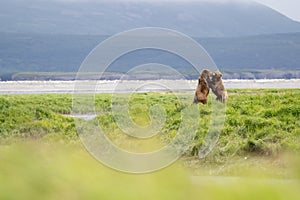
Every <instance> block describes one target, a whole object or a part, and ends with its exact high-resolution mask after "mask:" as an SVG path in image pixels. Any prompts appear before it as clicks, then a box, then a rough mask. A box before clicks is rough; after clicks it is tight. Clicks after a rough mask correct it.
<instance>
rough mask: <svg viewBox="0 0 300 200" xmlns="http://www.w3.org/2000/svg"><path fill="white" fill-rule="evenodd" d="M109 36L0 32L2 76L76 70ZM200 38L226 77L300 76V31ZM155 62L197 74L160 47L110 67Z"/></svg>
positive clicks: (115, 69) (123, 69) (123, 68)
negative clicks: (160, 49)
mask: <svg viewBox="0 0 300 200" xmlns="http://www.w3.org/2000/svg"><path fill="white" fill-rule="evenodd" d="M107 37H108V36H90V35H56V34H54V35H51V34H12V33H0V46H1V47H2V48H0V66H1V67H0V77H1V78H2V79H3V80H6V79H11V76H12V74H14V73H17V72H77V71H78V68H79V66H80V64H81V62H82V61H83V60H84V58H85V57H86V56H87V55H88V53H89V52H90V51H91V50H92V49H93V48H94V47H95V46H96V45H97V44H98V43H99V42H101V41H103V40H104V39H105V38H107ZM195 39H196V40H197V41H198V42H199V43H200V44H201V45H203V47H204V48H205V49H206V50H207V51H208V53H209V54H210V55H211V57H212V58H213V59H214V60H215V62H216V64H217V65H218V67H219V68H220V70H222V71H223V72H227V78H265V77H267V78H299V77H300V72H299V69H300V57H299V52H300V33H290V34H273V35H260V36H245V37H230V38H195ZM153 62H156V63H161V64H166V65H170V66H173V67H174V68H176V69H178V70H179V71H180V72H181V73H183V74H185V75H187V76H188V77H190V78H195V77H197V76H198V74H197V73H196V72H195V71H193V70H192V67H191V65H190V64H188V63H187V62H186V61H184V60H183V59H181V58H179V57H178V56H175V55H173V54H170V53H169V54H168V53H166V52H161V51H155V50H143V51H137V52H132V53H130V54H127V55H126V56H122V57H120V58H119V59H117V60H116V62H114V63H113V64H112V65H111V66H110V68H109V71H110V72H114V73H124V72H127V71H128V70H129V69H131V68H132V67H134V66H137V65H140V64H145V63H153ZM282 71H284V73H282ZM249 72H251V73H250V74H249ZM241 74H242V75H241ZM266 74H268V76H266ZM29 77H30V76H29ZM64 77H65V76H64ZM71 77H73V78H74V76H73V75H71ZM66 78H67V79H68V77H66ZM69 78H70V77H69ZM52 79H53V77H52Z"/></svg>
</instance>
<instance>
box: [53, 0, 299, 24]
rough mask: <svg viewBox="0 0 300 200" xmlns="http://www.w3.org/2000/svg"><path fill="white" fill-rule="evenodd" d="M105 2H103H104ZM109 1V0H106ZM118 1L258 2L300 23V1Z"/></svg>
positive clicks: (69, 0) (87, 0)
mask: <svg viewBox="0 0 300 200" xmlns="http://www.w3.org/2000/svg"><path fill="white" fill-rule="evenodd" d="M55 1H64V2H66V1H67V2H76V1H83V2H84V1H86V2H89V1H101V0H55ZM102 1H103V0H102ZM106 1H109V0H106ZM117 1H150V2H151V1H170V2H171V1H183V2H187V1H217V2H224V1H241V2H247V1H256V2H259V3H262V4H264V5H266V6H268V7H271V8H273V9H274V10H277V11H279V12H281V13H282V14H284V15H286V16H288V17H289V18H292V19H294V20H297V21H300V0H117Z"/></svg>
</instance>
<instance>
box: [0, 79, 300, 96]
mask: <svg viewBox="0 0 300 200" xmlns="http://www.w3.org/2000/svg"><path fill="white" fill-rule="evenodd" d="M95 83H97V84H95ZM75 85H76V88H77V91H78V90H79V92H80V93H116V92H117V93H130V92H167V91H174V92H192V91H194V90H195V88H196V86H197V80H193V81H190V80H189V81H186V80H151V81H122V82H121V81H97V82H95V81H8V82H0V94H48V93H49V94H72V93H73V92H74V88H75ZM81 85H84V87H80V86H81ZM224 85H225V87H226V88H227V89H233V88H240V89H245V88H300V79H292V80H281V79H274V80H272V79H262V80H224Z"/></svg>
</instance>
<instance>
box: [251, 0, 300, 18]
mask: <svg viewBox="0 0 300 200" xmlns="http://www.w3.org/2000/svg"><path fill="white" fill-rule="evenodd" d="M255 1H256V2H259V3H261V4H264V5H266V6H268V7H271V8H273V9H274V10H277V11H279V12H281V13H282V14H284V15H286V16H288V17H289V18H292V19H294V20H297V21H300V0H255Z"/></svg>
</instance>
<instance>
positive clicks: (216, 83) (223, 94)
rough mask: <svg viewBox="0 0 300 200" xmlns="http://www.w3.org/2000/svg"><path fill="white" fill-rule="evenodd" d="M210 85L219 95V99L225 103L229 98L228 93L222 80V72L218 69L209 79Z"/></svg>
mask: <svg viewBox="0 0 300 200" xmlns="http://www.w3.org/2000/svg"><path fill="white" fill-rule="evenodd" d="M209 87H210V88H211V89H212V91H213V93H214V94H215V95H216V96H217V100H219V101H221V102H223V103H225V102H226V101H227V100H228V95H227V91H226V89H225V87H224V84H223V81H222V74H221V72H219V71H216V72H214V73H213V74H212V75H211V78H210V81H209Z"/></svg>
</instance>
